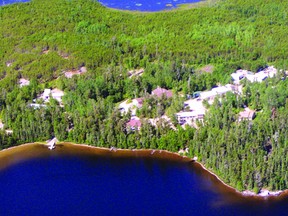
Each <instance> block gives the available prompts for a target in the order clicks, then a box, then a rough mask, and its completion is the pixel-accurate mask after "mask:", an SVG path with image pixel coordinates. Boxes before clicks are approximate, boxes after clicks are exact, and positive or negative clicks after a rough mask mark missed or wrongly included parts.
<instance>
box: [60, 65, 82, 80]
mask: <svg viewBox="0 0 288 216" xmlns="http://www.w3.org/2000/svg"><path fill="white" fill-rule="evenodd" d="M86 72H87V68H86V67H84V66H83V67H80V68H79V70H71V71H66V72H64V75H65V77H67V78H72V77H73V76H74V75H81V74H84V73H86Z"/></svg>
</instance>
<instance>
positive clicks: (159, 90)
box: [152, 87, 173, 98]
mask: <svg viewBox="0 0 288 216" xmlns="http://www.w3.org/2000/svg"><path fill="white" fill-rule="evenodd" d="M152 95H155V96H157V97H162V95H164V96H166V97H167V98H171V97H172V96H173V93H172V91H171V90H167V89H164V88H160V87H157V88H156V89H155V90H153V91H152Z"/></svg>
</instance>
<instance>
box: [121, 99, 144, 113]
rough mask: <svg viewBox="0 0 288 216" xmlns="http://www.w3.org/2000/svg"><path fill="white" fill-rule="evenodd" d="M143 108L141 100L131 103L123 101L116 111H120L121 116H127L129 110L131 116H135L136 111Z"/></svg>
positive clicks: (134, 100)
mask: <svg viewBox="0 0 288 216" xmlns="http://www.w3.org/2000/svg"><path fill="white" fill-rule="evenodd" d="M142 106H143V98H135V99H133V100H132V101H130V100H125V101H124V102H122V103H120V105H119V107H118V109H119V110H120V112H121V114H122V115H124V114H127V113H128V112H129V110H130V111H131V115H132V116H136V111H137V109H139V108H141V107H142Z"/></svg>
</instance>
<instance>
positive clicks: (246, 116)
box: [238, 107, 256, 122]
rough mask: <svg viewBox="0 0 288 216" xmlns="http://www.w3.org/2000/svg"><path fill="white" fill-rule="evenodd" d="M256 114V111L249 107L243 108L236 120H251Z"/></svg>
mask: <svg viewBox="0 0 288 216" xmlns="http://www.w3.org/2000/svg"><path fill="white" fill-rule="evenodd" d="M255 116H256V112H255V111H254V110H251V109H249V108H248V107H247V108H245V110H244V111H242V112H240V113H239V117H238V121H239V122H240V121H244V120H248V121H252V120H253V119H254V118H255Z"/></svg>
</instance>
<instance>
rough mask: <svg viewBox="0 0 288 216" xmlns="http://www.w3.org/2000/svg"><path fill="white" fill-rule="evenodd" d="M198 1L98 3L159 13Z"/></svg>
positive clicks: (108, 0) (9, 1) (115, 0)
mask: <svg viewBox="0 0 288 216" xmlns="http://www.w3.org/2000/svg"><path fill="white" fill-rule="evenodd" d="M28 1H29V0H2V3H0V5H7V4H12V3H17V2H28ZM199 1H200V0H156V1H155V0H129V1H127V0H99V2H100V3H101V4H102V5H104V6H106V7H109V8H114V9H120V10H137V11H151V12H152V11H161V10H171V9H174V8H176V7H177V5H178V4H190V3H196V2H199Z"/></svg>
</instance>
